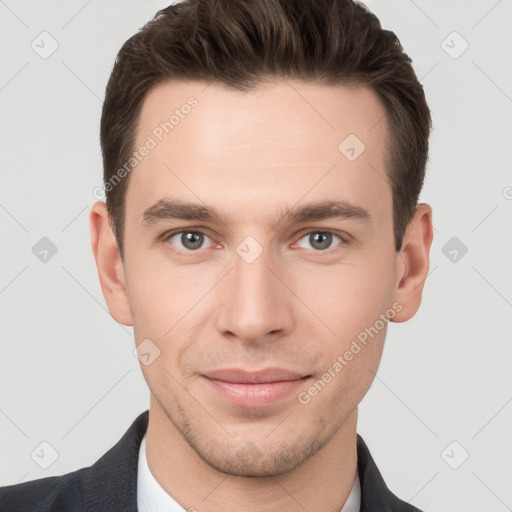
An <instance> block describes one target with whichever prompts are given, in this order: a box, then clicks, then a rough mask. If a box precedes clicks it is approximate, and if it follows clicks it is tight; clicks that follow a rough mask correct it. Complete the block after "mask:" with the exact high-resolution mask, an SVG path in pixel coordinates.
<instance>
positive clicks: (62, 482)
mask: <svg viewBox="0 0 512 512" xmlns="http://www.w3.org/2000/svg"><path fill="white" fill-rule="evenodd" d="M148 417H149V411H147V410H146V411H144V412H143V413H142V414H140V415H139V416H138V417H137V418H136V419H135V421H134V422H133V423H132V425H131V426H130V428H129V429H128V430H127V431H126V433H125V434H124V435H123V437H122V438H121V439H120V440H119V441H118V442H117V444H115V445H114V446H113V447H112V448H111V449H110V450H108V452H107V453H105V454H104V455H103V456H102V457H100V458H99V459H98V460H97V461H96V462H95V463H94V464H93V465H92V466H89V467H86V468H82V469H78V470H76V471H73V472H71V473H66V474H65V475H61V476H50V477H46V478H40V479H38V480H32V481H30V482H24V483H21V484H16V485H9V486H5V487H0V512H36V511H37V512H100V511H101V512H136V511H137V467H138V458H139V447H140V443H141V441H142V438H143V436H144V433H145V432H146V429H147V425H148ZM357 455H358V467H359V479H360V482H361V512H421V511H419V510H418V509H417V508H415V507H413V506H412V505H408V504H407V503H405V502H403V501H401V500H399V499H398V498H397V497H396V496H395V495H394V494H393V493H392V492H391V491H390V490H389V489H388V488H387V486H386V484H385V483H384V480H383V479H382V476H381V474H380V472H379V470H378V469H377V466H376V465H375V462H373V459H372V457H371V455H370V452H369V451H368V448H367V446H366V444H365V442H364V441H363V439H362V438H361V437H360V436H357Z"/></svg>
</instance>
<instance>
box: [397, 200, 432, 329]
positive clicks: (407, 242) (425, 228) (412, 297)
mask: <svg viewBox="0 0 512 512" xmlns="http://www.w3.org/2000/svg"><path fill="white" fill-rule="evenodd" d="M433 236H434V235H433V228H432V208H431V207H430V206H429V205H428V204H419V205H418V206H417V207H416V212H415V214H414V217H413V218H412V220H411V222H410V223H409V225H408V226H407V229H406V231H405V234H404V238H403V242H402V248H401V249H400V252H399V253H398V255H397V267H396V282H395V293H394V300H395V301H396V302H398V303H399V304H401V305H402V310H401V311H400V312H398V313H397V314H396V315H395V316H394V317H393V319H391V321H393V322H405V321H407V320H409V319H410V318H412V317H413V316H414V315H415V314H416V312H417V311H418V309H419V307H420V304H421V295H422V292H423V286H424V285H425V280H426V279H427V275H428V270H429V264H430V259H429V254H430V246H431V245H432V238H433Z"/></svg>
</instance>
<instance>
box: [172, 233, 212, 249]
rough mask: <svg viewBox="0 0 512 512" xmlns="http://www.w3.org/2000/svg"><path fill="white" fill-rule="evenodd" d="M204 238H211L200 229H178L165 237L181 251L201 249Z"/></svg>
mask: <svg viewBox="0 0 512 512" xmlns="http://www.w3.org/2000/svg"><path fill="white" fill-rule="evenodd" d="M206 239H208V240H211V238H210V237H209V236H207V235H205V234H204V233H203V232H201V231H178V232H175V233H170V234H169V235H167V236H166V237H165V240H167V241H169V242H170V243H171V244H172V245H175V246H177V247H178V249H180V250H181V251H183V252H195V251H197V250H198V249H201V248H202V246H203V244H204V242H205V240H206ZM180 244H181V245H180Z"/></svg>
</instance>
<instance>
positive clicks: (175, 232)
mask: <svg viewBox="0 0 512 512" xmlns="http://www.w3.org/2000/svg"><path fill="white" fill-rule="evenodd" d="M183 233H194V234H201V235H204V236H206V237H207V238H209V239H210V240H212V241H214V240H213V239H212V237H210V236H209V235H208V234H207V233H205V232H204V231H202V230H201V229H196V228H189V229H177V230H173V231H168V232H166V233H164V234H163V235H162V236H161V239H162V241H163V242H168V241H169V239H170V238H172V237H173V236H175V235H180V234H183ZM313 233H321V234H329V235H334V236H336V237H338V238H339V239H340V240H341V242H340V243H339V244H338V245H337V246H335V247H334V248H329V249H325V250H315V249H307V250H308V251H310V252H312V253H315V254H332V253H333V252H336V251H337V250H339V249H340V246H343V245H349V244H350V242H351V240H350V238H351V237H350V235H348V234H347V233H341V232H338V231H331V230H322V229H313V230H310V231H307V232H306V233H304V234H302V236H301V237H300V238H299V239H298V241H300V240H302V239H303V238H304V237H306V236H308V235H312V234H313ZM295 243H296V242H295ZM295 243H294V244H295ZM201 251H203V249H197V250H195V251H192V250H187V251H185V250H183V249H176V252H178V253H179V254H182V255H185V256H193V255H196V254H197V253H199V252H201Z"/></svg>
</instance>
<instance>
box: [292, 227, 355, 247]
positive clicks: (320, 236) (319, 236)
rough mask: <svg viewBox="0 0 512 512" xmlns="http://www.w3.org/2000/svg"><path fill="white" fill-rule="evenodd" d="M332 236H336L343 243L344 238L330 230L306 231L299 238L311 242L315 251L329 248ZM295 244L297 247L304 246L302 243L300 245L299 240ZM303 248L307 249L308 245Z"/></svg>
mask: <svg viewBox="0 0 512 512" xmlns="http://www.w3.org/2000/svg"><path fill="white" fill-rule="evenodd" d="M333 237H334V238H337V239H338V240H340V241H341V242H342V243H345V240H343V238H341V236H339V235H335V234H334V233H331V232H330V231H310V232H309V233H306V235H305V236H303V237H302V238H301V239H300V240H306V243H309V244H311V246H312V248H313V250H315V251H325V250H326V249H329V248H330V246H331V244H332V242H333ZM297 244H298V245H299V247H304V245H301V242H300V241H299V242H297ZM338 245H340V244H338ZM304 248H305V249H309V248H310V247H304Z"/></svg>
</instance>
